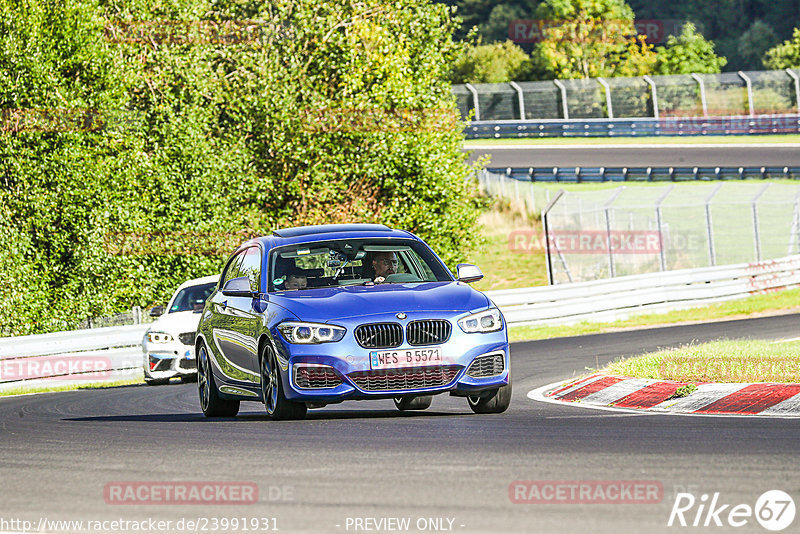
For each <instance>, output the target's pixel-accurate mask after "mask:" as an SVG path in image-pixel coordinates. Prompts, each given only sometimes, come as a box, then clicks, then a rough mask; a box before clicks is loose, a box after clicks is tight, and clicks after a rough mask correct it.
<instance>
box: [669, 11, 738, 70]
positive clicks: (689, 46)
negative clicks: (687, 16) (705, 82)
mask: <svg viewBox="0 0 800 534" xmlns="http://www.w3.org/2000/svg"><path fill="white" fill-rule="evenodd" d="M657 52H658V59H657V61H656V65H655V69H654V72H655V74H691V73H693V72H696V73H698V74H699V73H708V74H714V73H718V72H720V71H721V70H722V67H724V66H725V64H726V63H727V62H728V60H727V59H725V58H724V57H719V56H717V54H716V53H715V52H714V43H712V42H711V41H708V40H706V38H705V37H703V35H702V34H701V33H699V32H698V31H697V28H696V27H695V25H694V24H692V23H691V22H687V23H686V24H684V26H683V29H682V30H681V34H680V35H679V36H678V37H675V36H674V35H672V36H670V37H669V39H668V40H667V44H666V46H664V47H658V48H657Z"/></svg>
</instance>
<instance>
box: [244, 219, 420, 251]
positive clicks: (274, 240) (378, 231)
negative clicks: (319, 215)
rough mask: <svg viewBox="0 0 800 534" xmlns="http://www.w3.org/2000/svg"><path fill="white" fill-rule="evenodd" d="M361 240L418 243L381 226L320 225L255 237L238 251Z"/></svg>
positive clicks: (412, 235) (410, 234) (299, 227)
mask: <svg viewBox="0 0 800 534" xmlns="http://www.w3.org/2000/svg"><path fill="white" fill-rule="evenodd" d="M363 238H395V239H397V238H402V239H414V240H416V241H419V240H420V239H419V238H418V237H416V236H415V235H414V234H412V233H411V232H406V231H405V230H395V229H392V228H390V227H388V226H385V225H383V224H321V225H315V226H297V227H293V228H281V229H278V230H275V231H274V232H272V234H271V235H268V236H263V237H257V238H255V239H252V240H250V241H248V242H247V243H244V244H243V245H242V246H241V247H239V248H240V249H241V248H243V247H245V246H248V245H252V244H255V243H261V244H262V245H265V247H266V248H272V247H277V246H282V245H295V244H299V243H309V242H314V241H332V240H335V239H363Z"/></svg>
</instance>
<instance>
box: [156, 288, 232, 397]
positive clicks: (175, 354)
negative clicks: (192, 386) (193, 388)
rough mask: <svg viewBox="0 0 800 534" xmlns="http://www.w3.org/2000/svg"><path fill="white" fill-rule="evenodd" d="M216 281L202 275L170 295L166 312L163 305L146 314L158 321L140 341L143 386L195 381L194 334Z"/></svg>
mask: <svg viewBox="0 0 800 534" xmlns="http://www.w3.org/2000/svg"><path fill="white" fill-rule="evenodd" d="M218 280H219V276H206V277H205V278H197V279H195V280H189V281H188V282H184V283H183V284H181V286H180V287H179V288H178V290H177V291H176V292H175V294H174V295H172V298H171V299H170V301H169V304H168V305H167V308H166V313H164V311H165V310H164V307H163V306H156V307H155V308H153V310H152V311H151V312H150V315H151V316H153V317H158V319H157V320H156V321H155V322H154V323H153V324H152V325H150V328H148V329H147V332H145V335H144V339H142V353H143V356H144V381H145V382H146V383H148V384H150V385H153V386H155V385H160V384H166V383H167V382H169V379H170V378H173V377H178V378H180V379H181V381H182V382H191V381H194V380H197V363H196V361H195V355H194V338H195V333H196V332H197V325H198V323H199V322H200V314H201V313H202V312H203V307H204V306H205V303H206V299H207V298H208V296H209V295H210V294H211V293H212V292H213V291H214V288H215V287H216V286H217V281H218Z"/></svg>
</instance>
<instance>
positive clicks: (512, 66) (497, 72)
mask: <svg viewBox="0 0 800 534" xmlns="http://www.w3.org/2000/svg"><path fill="white" fill-rule="evenodd" d="M532 74H533V67H532V64H531V59H530V57H529V56H528V54H526V53H525V51H524V50H523V49H521V48H520V47H518V46H517V45H515V44H514V43H512V42H511V41H505V42H502V43H492V44H485V45H481V44H479V45H477V46H469V47H466V48H465V50H464V52H463V53H462V54H461V55H460V56H459V57H458V58H457V59H456V61H455V64H454V66H453V73H452V74H451V76H450V78H451V80H452V81H453V83H502V82H514V81H517V82H520V81H525V80H529V79H531V76H532Z"/></svg>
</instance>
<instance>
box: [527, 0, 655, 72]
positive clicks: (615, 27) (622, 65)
mask: <svg viewBox="0 0 800 534" xmlns="http://www.w3.org/2000/svg"><path fill="white" fill-rule="evenodd" d="M536 19H539V20H543V21H548V23H549V24H552V25H553V26H552V27H550V28H549V29H547V30H546V31H545V32H544V39H543V40H542V41H541V42H539V43H538V44H537V45H536V47H535V48H534V50H533V52H532V57H533V62H534V65H535V66H536V67H537V68H538V69H539V70H540V71H542V72H544V73H546V75H547V76H548V77H550V78H596V77H602V76H638V75H641V74H647V73H649V72H650V71H651V69H652V65H653V63H654V62H655V55H654V53H653V50H652V47H651V46H650V45H648V44H647V43H646V42H645V41H644V39H643V38H642V37H640V36H636V31H635V28H634V25H633V10H632V9H631V8H630V6H628V4H626V3H625V1H624V0H544V1H543V2H542V3H541V4H540V5H539V7H538V8H537V10H536Z"/></svg>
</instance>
